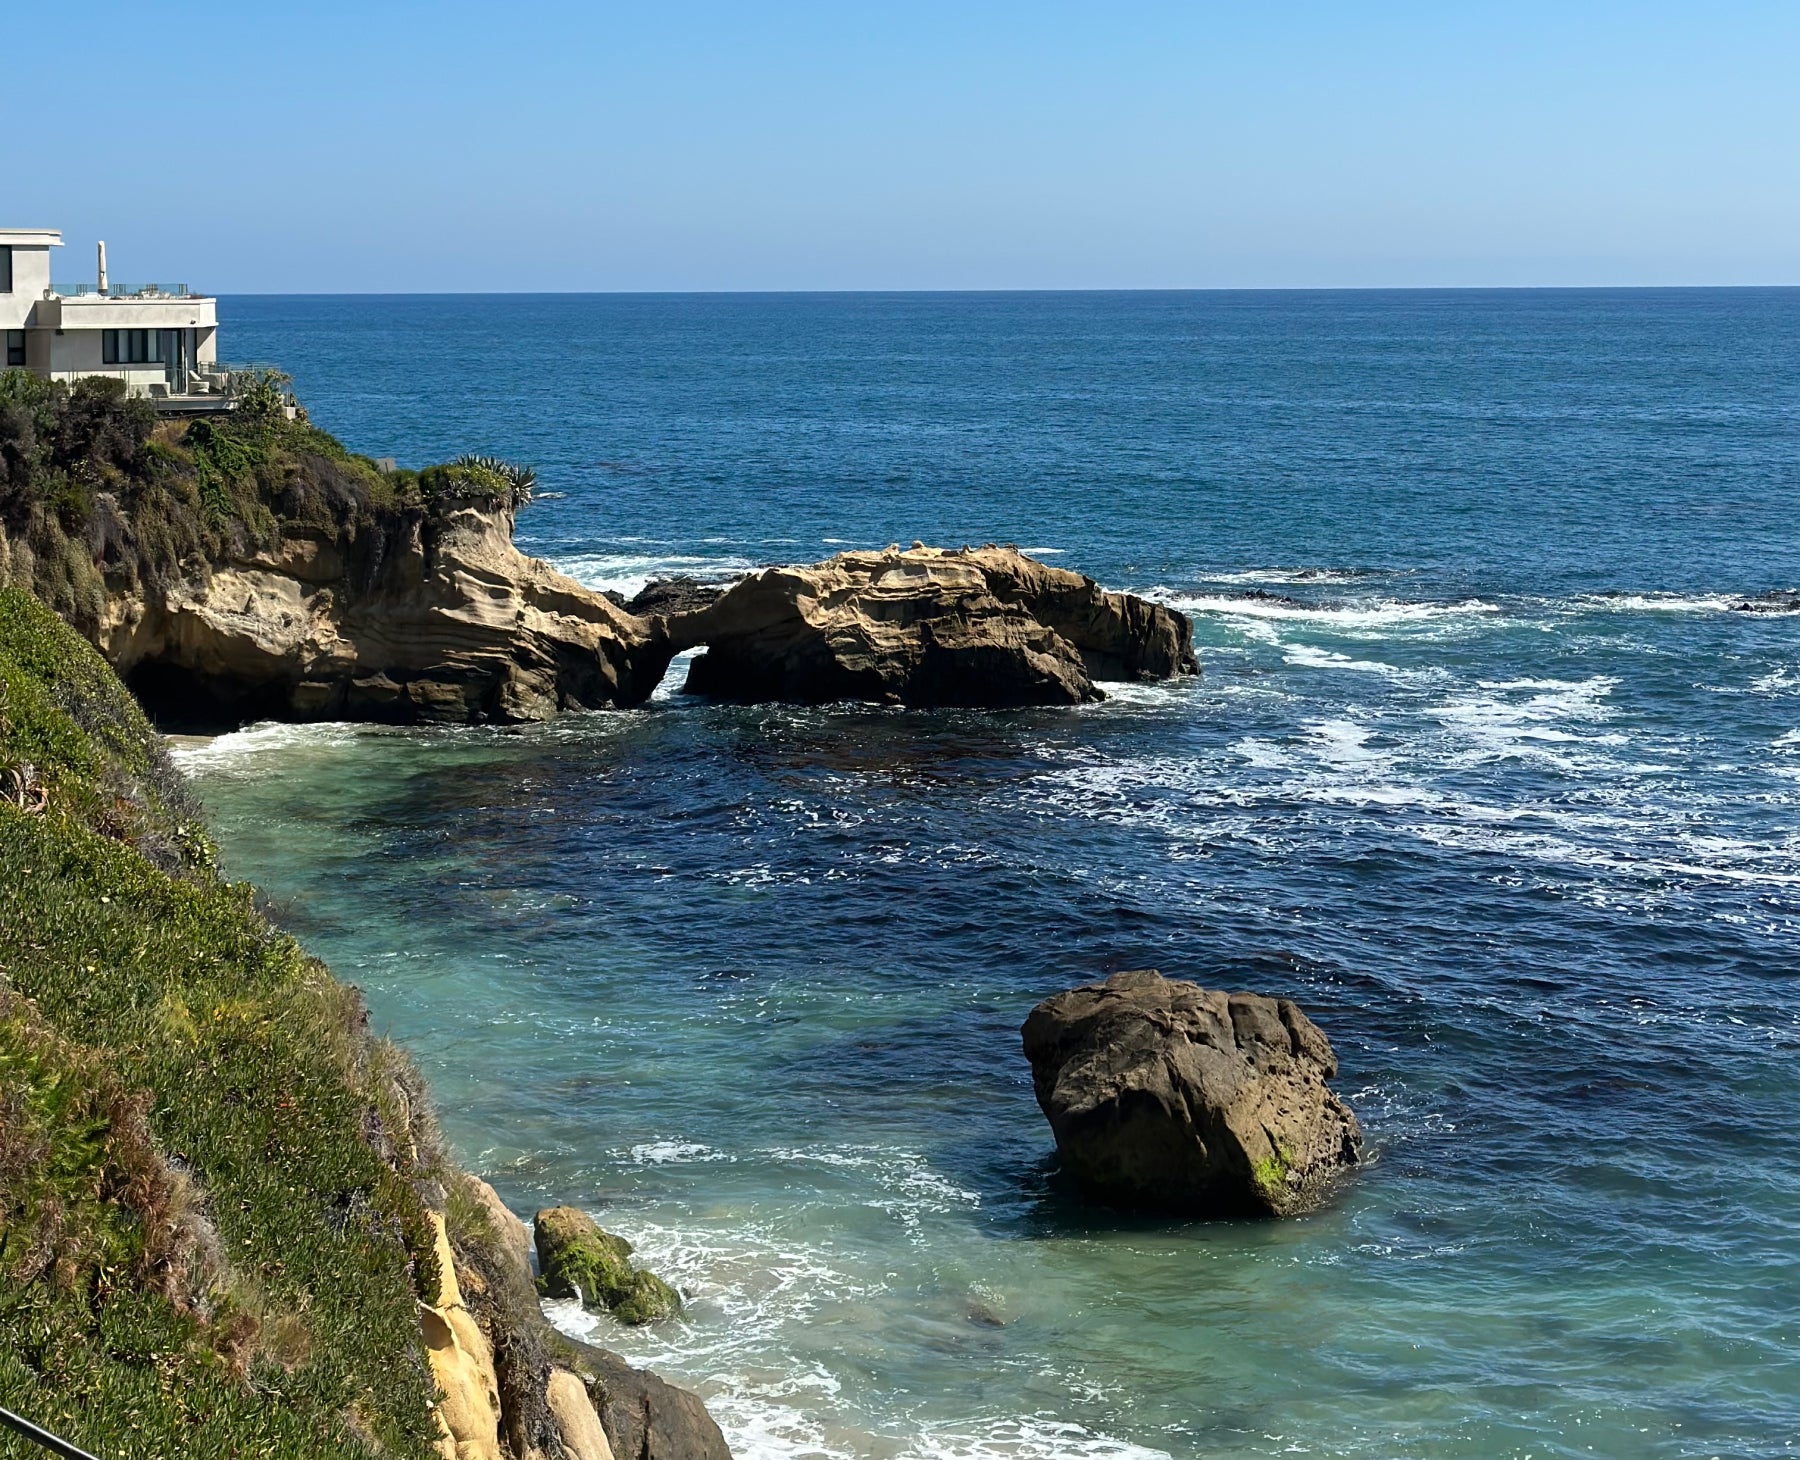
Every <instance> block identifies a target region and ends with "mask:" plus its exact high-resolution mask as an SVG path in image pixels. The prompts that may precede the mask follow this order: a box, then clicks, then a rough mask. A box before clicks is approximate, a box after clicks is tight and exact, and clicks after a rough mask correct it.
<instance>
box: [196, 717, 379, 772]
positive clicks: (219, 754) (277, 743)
mask: <svg viewBox="0 0 1800 1460" xmlns="http://www.w3.org/2000/svg"><path fill="white" fill-rule="evenodd" d="M361 733H363V732H362V731H360V730H359V729H358V727H356V726H354V725H346V724H339V723H336V722H332V721H326V722H320V723H315V724H310V725H284V724H279V723H276V722H273V721H265V722H263V723H262V724H257V725H249V726H246V727H245V728H244V729H242V730H233V731H232V732H230V733H229V734H227V735H215V736H212V737H211V738H210V739H205V740H198V739H175V740H172V741H171V743H170V745H169V754H170V756H171V757H173V759H174V761H175V763H176V764H177V765H179V766H180V767H181V768H182V769H183V770H186V771H189V772H206V771H218V770H224V769H227V768H229V767H230V766H232V765H234V764H236V763H239V762H242V761H244V760H246V759H248V758H251V757H255V756H265V755H270V754H275V753H280V752H283V751H292V750H300V749H307V750H327V749H336V748H338V747H340V746H346V745H351V744H354V743H355V741H356V738H357V736H358V735H359V734H361Z"/></svg>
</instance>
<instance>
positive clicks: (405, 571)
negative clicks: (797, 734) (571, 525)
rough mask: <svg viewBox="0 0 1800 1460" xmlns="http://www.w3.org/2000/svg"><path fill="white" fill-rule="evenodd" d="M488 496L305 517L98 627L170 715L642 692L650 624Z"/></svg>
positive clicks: (628, 699)
mask: <svg viewBox="0 0 1800 1460" xmlns="http://www.w3.org/2000/svg"><path fill="white" fill-rule="evenodd" d="M512 532H513V508H512V507H511V505H510V504H507V503H505V502H502V501H498V500H496V499H494V498H491V497H473V498H469V499H466V500H461V501H457V500H450V501H446V502H440V503H438V504H436V505H435V507H434V510H433V511H431V512H429V513H427V512H423V511H414V512H396V513H392V514H389V515H387V516H385V517H382V518H378V519H375V520H374V521H372V522H370V523H368V524H367V525H365V526H363V528H362V530H361V531H360V532H357V533H355V534H350V533H346V532H345V531H343V530H337V531H333V530H329V529H324V528H304V529H299V530H295V531H291V532H288V533H284V534H283V535H281V536H280V537H278V538H277V539H276V540H274V541H273V542H272V543H270V544H269V545H267V546H266V547H262V548H257V549H253V550H251V551H249V552H246V553H243V554H241V555H240V554H237V553H229V554H227V555H226V556H225V557H224V558H223V560H222V561H220V562H217V563H211V564H206V565H204V566H199V565H196V566H195V567H193V568H191V569H190V572H189V573H188V574H187V575H184V576H182V577H179V578H176V579H175V580H173V581H172V582H169V583H168V584H166V585H163V586H157V585H146V586H144V587H142V588H140V589H138V590H136V591H126V592H122V593H120V594H118V595H117V596H115V597H111V598H109V599H108V601H107V604H106V607H105V610H104V613H103V614H102V617H101V619H100V622H99V624H98V625H97V627H96V630H95V635H94V637H95V642H96V644H97V645H98V647H99V648H100V650H101V652H102V653H103V654H105V655H106V657H107V659H108V660H109V661H110V662H111V663H112V665H113V666H114V668H115V669H117V670H118V671H119V673H120V674H122V675H124V676H125V678H126V681H127V683H129V684H130V685H131V686H132V688H133V689H134V690H136V691H137V692H138V693H139V695H140V696H141V697H142V698H143V699H144V700H145V701H146V703H147V704H148V705H149V707H150V708H151V709H152V710H153V711H156V712H159V713H162V714H164V715H167V716H169V717H171V718H174V719H183V718H187V719H210V720H214V721H219V722H225V723H234V722H243V721H246V720H252V719H259V718H274V719H293V720H381V721H399V722H410V721H433V720H437V721H453V722H478V721H521V720H543V719H548V718H550V717H551V716H553V715H556V714H558V713H560V712H562V711H564V710H574V709H586V710H594V709H609V708H620V707H625V706H630V705H636V704H640V703H642V702H643V701H644V700H645V699H647V698H649V695H650V691H651V690H653V689H654V688H655V687H656V684H657V681H658V680H660V679H661V678H662V674H663V670H664V669H665V668H666V667H667V665H668V657H669V656H668V653H667V652H666V650H664V649H663V648H662V646H661V644H660V641H659V637H658V636H657V634H656V633H655V631H654V629H653V628H652V626H651V625H650V624H649V623H647V622H646V621H645V620H643V619H639V618H636V617H634V616H633V615H631V614H628V613H626V612H624V611H623V610H621V609H619V608H617V607H615V606H614V605H613V603H611V602H610V601H609V600H608V599H607V598H605V597H604V596H603V595H601V594H598V593H594V592H591V591H590V590H588V589H586V588H583V587H582V586H581V585H580V584H579V583H576V582H575V581H574V580H573V579H570V578H566V577H564V576H563V575H562V574H560V573H558V572H556V571H555V570H554V569H552V568H551V567H549V565H548V564H545V563H543V562H540V561H539V560H537V559H535V558H529V557H526V556H525V555H524V554H523V553H521V552H520V551H519V550H518V549H517V548H516V547H514V546H513V542H512Z"/></svg>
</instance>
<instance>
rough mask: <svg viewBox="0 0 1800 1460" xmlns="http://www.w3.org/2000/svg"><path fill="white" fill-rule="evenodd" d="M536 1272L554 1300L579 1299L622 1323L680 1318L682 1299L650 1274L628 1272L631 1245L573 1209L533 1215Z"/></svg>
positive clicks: (547, 1211)
mask: <svg viewBox="0 0 1800 1460" xmlns="http://www.w3.org/2000/svg"><path fill="white" fill-rule="evenodd" d="M534 1226H535V1227H536V1229H537V1252H538V1269H539V1271H540V1272H541V1273H542V1274H543V1290H544V1292H545V1293H546V1294H547V1295H549V1296H550V1297H552V1298H579V1299H580V1300H581V1303H582V1305H583V1306H584V1307H587V1308H604V1309H606V1310H607V1311H609V1312H610V1313H611V1314H612V1315H613V1317H615V1318H617V1319H618V1320H619V1321H620V1322H621V1323H653V1322H655V1321H656V1320H657V1319H660V1318H673V1317H674V1316H675V1315H676V1314H678V1313H680V1312H681V1298H680V1295H679V1294H677V1293H676V1291H675V1289H673V1288H672V1287H670V1286H669V1285H668V1284H667V1283H665V1282H664V1281H663V1280H662V1279H661V1278H659V1277H657V1276H656V1275H655V1274H654V1273H649V1272H645V1271H643V1270H642V1269H641V1268H637V1267H634V1266H632V1262H631V1244H630V1243H629V1242H627V1241H626V1240H625V1239H624V1238H623V1237H615V1236H614V1235H613V1234H612V1233H611V1232H606V1231H602V1230H601V1229H600V1227H599V1226H597V1225H596V1224H595V1222H594V1219H593V1218H592V1217H590V1216H589V1215H588V1214H587V1213H586V1212H584V1211H581V1210H580V1209H579V1208H577V1207H551V1208H549V1209H547V1210H545V1211H541V1212H539V1213H538V1214H537V1217H536V1219H535V1221H534Z"/></svg>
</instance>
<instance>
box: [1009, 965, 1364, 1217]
mask: <svg viewBox="0 0 1800 1460" xmlns="http://www.w3.org/2000/svg"><path fill="white" fill-rule="evenodd" d="M1022 1032H1023V1037H1024V1043H1025V1056H1026V1058H1027V1059H1029V1060H1030V1061H1031V1077H1032V1085H1033V1087H1034V1089H1035V1090H1036V1092H1037V1099H1038V1104H1039V1106H1041V1107H1042V1109H1043V1112H1044V1115H1045V1116H1046V1118H1048V1120H1049V1122H1050V1127H1051V1129H1052V1131H1054V1132H1055V1135H1056V1146H1057V1151H1058V1153H1059V1154H1060V1156H1061V1160H1062V1164H1063V1167H1064V1169H1066V1170H1067V1171H1068V1172H1069V1173H1070V1174H1071V1175H1072V1176H1073V1177H1074V1179H1075V1181H1076V1183H1077V1184H1078V1185H1079V1186H1080V1188H1081V1190H1082V1191H1083V1193H1084V1194H1085V1195H1087V1196H1088V1197H1089V1198H1091V1199H1093V1200H1095V1201H1099V1202H1102V1203H1104V1204H1106V1205H1110V1206H1118V1207H1124V1208H1129V1209H1136V1210H1147V1211H1166V1212H1174V1213H1179V1214H1181V1215H1185V1216H1193V1217H1226V1216H1293V1215H1296V1214H1298V1213H1301V1212H1304V1211H1307V1210H1309V1209H1311V1208H1312V1207H1314V1206H1316V1205H1318V1204H1319V1203H1320V1202H1321V1201H1322V1200H1323V1199H1324V1198H1325V1197H1326V1196H1327V1195H1328V1194H1329V1192H1330V1190H1331V1188H1332V1186H1333V1185H1334V1183H1335V1182H1336V1180H1337V1179H1338V1178H1340V1177H1341V1176H1342V1175H1343V1174H1344V1173H1345V1172H1346V1171H1347V1170H1348V1169H1349V1168H1350V1167H1353V1166H1354V1165H1355V1164H1356V1162H1357V1160H1358V1159H1359V1153H1360V1148H1361V1134H1360V1132H1359V1130H1358V1128H1357V1124H1356V1117H1355V1116H1354V1115H1352V1114H1351V1113H1350V1110H1349V1108H1348V1107H1347V1106H1346V1105H1345V1104H1344V1103H1343V1102H1342V1101H1341V1100H1339V1099H1338V1097H1337V1096H1336V1095H1334V1094H1333V1093H1332V1092H1331V1091H1330V1089H1329V1088H1327V1086H1326V1081H1327V1080H1329V1079H1331V1078H1332V1077H1333V1076H1335V1075H1336V1074H1337V1060H1336V1058H1335V1057H1334V1056H1333V1054H1332V1052H1331V1046H1330V1044H1329V1043H1328V1042H1327V1040H1326V1038H1325V1036H1324V1035H1323V1034H1322V1033H1320V1031H1319V1029H1318V1028H1317V1026H1315V1025H1314V1024H1313V1022H1312V1021H1311V1020H1310V1019H1308V1018H1307V1017H1306V1015H1304V1014H1303V1013H1301V1012H1300V1010H1299V1009H1298V1008H1297V1007H1296V1006H1295V1005H1294V1004H1292V1003H1290V1002H1289V1001H1288V1000H1286V999H1270V998H1264V997H1262V996H1261V995H1259V994H1225V993H1219V992H1217V991H1215V990H1211V989H1203V988H1201V987H1199V986H1198V985H1197V984H1193V983H1188V982H1184V981H1181V980H1177V979H1167V978H1164V977H1163V976H1162V975H1161V974H1160V973H1156V972H1153V971H1139V972H1132V973H1116V974H1114V975H1113V976H1112V977H1111V978H1109V979H1107V980H1106V981H1105V982H1104V983H1098V984H1088V985H1085V986H1084V987H1082V988H1078V989H1071V990H1070V991H1069V992H1067V993H1063V994H1058V995H1057V996H1056V997H1055V998H1052V999H1047V1000H1045V1001H1044V1002H1043V1003H1041V1004H1039V1005H1038V1006H1037V1007H1036V1008H1035V1009H1033V1010H1032V1011H1031V1015H1030V1017H1029V1018H1028V1019H1027V1020H1026V1021H1025V1027H1024V1030H1023V1031H1022Z"/></svg>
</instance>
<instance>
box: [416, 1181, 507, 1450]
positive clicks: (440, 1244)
mask: <svg viewBox="0 0 1800 1460" xmlns="http://www.w3.org/2000/svg"><path fill="white" fill-rule="evenodd" d="M431 1221H432V1226H433V1228H434V1230H435V1232H436V1240H437V1258H438V1294H437V1301H436V1302H435V1303H429V1304H428V1303H426V1302H424V1301H423V1300H422V1299H421V1300H420V1303H419V1308H420V1313H419V1326H420V1328H421V1329H422V1330H423V1332H424V1335H425V1357H426V1358H427V1360H429V1362H430V1364H431V1377H432V1378H433V1379H434V1380H435V1381H436V1382H437V1387H438V1394H439V1398H438V1405H437V1422H438V1428H439V1430H440V1431H441V1437H440V1439H439V1441H438V1453H439V1454H440V1455H442V1456H443V1457H444V1460H501V1449H500V1387H499V1384H498V1382H497V1381H496V1380H495V1378H494V1350H493V1345H492V1344H490V1343H489V1342H488V1338H487V1335H486V1334H484V1333H483V1332H482V1331H481V1325H480V1324H479V1323H477V1322H476V1321H475V1318H474V1315H473V1314H471V1313H470V1312H469V1308H468V1305H467V1304H466V1303H464V1302H463V1295H462V1287H461V1285H460V1284H459V1283H458V1282H457V1279H456V1258H455V1256H454V1254H453V1253H452V1252H451V1250H450V1238H449V1236H448V1235H447V1234H446V1232H445V1229H444V1219H443V1217H442V1216H441V1215H439V1214H437V1213H433V1214H432V1218H431Z"/></svg>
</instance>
